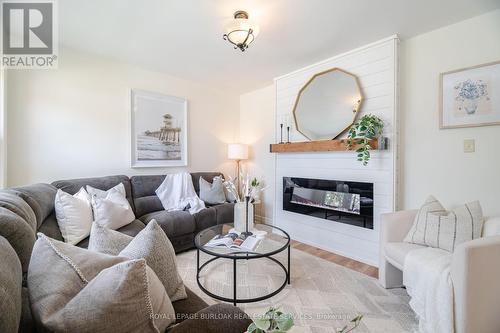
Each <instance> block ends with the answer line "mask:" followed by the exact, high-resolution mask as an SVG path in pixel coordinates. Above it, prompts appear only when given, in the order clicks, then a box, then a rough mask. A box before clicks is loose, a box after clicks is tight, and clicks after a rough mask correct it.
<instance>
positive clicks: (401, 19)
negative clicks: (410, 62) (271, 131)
mask: <svg viewBox="0 0 500 333" xmlns="http://www.w3.org/2000/svg"><path fill="white" fill-rule="evenodd" d="M58 3H59V22H60V23H59V25H60V38H61V43H62V44H63V45H66V46H69V47H71V48H74V49H79V50H82V51H85V52H90V53H95V54H100V55H103V56H106V57H111V58H113V59H117V60H120V61H125V62H128V63H132V64H134V65H138V66H141V67H144V68H147V69H151V70H155V71H161V72H165V73H168V74H171V75H174V76H178V77H182V78H185V79H189V80H194V81H198V82H200V83H203V84H210V85H213V86H220V87H221V88H223V89H228V90H230V91H231V92H234V93H241V92H245V91H249V90H253V89H256V88H259V87H262V86H265V85H267V84H270V83H271V82H272V79H273V78H274V77H276V76H279V75H282V74H286V73H288V72H291V71H293V70H295V69H298V68H301V67H304V66H307V65H309V64H311V63H314V62H317V61H320V60H322V59H325V58H328V57H331V56H333V55H336V54H338V53H342V52H345V51H348V50H350V49H353V48H356V47H359V46H362V45H364V44H367V43H370V42H373V41H376V40H378V39H381V38H385V37H388V36H390V35H393V34H395V33H397V34H399V35H400V37H401V38H408V37H411V36H415V35H418V34H421V33H423V32H426V31H430V30H433V29H436V28H439V27H442V26H446V25H449V24H452V23H455V22H458V21H461V20H464V19H466V18H470V17H473V16H476V15H479V14H482V13H485V12H487V11H490V10H493V9H495V8H499V7H500V0H439V1H438V0H253V1H250V0H248V1H244V0H142V1H139V0H64V1H59V2H58ZM240 9H242V10H247V11H248V12H249V15H250V18H251V19H255V20H256V21H257V22H258V23H259V26H260V35H259V36H258V37H257V39H256V41H255V42H254V43H253V44H251V45H250V48H249V49H248V50H247V51H246V52H244V53H242V52H240V51H239V50H234V49H233V48H232V46H231V45H230V44H229V43H228V42H226V41H224V40H223V39H222V34H223V26H224V24H225V22H227V20H229V19H231V16H232V14H233V12H234V11H236V10H240ZM61 56H62V57H63V56H64V54H61Z"/></svg>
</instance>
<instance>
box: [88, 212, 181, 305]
mask: <svg viewBox="0 0 500 333" xmlns="http://www.w3.org/2000/svg"><path fill="white" fill-rule="evenodd" d="M89 250H91V251H96V252H101V253H108V254H117V255H118V256H120V257H126V258H130V259H141V258H144V259H146V263H147V264H148V266H149V267H151V269H152V270H153V271H154V272H155V273H156V275H157V276H158V278H159V279H160V281H161V282H162V283H163V286H164V287H165V290H166V291H167V294H168V296H169V297H170V300H171V301H172V302H175V301H177V300H180V299H184V298H187V294H186V288H185V287H184V282H183V281H182V278H181V277H180V275H179V272H178V271H177V261H176V258H175V251H174V247H173V246H172V243H170V240H169V239H168V237H167V235H165V232H164V231H163V229H162V228H161V227H160V226H159V225H158V223H157V222H156V220H151V221H150V222H149V223H148V224H147V225H146V228H144V229H142V230H141V231H140V232H139V233H138V234H137V235H136V236H135V237H130V236H127V235H124V234H122V233H121V232H119V231H114V230H111V229H108V228H106V227H103V226H99V225H97V224H96V223H94V224H93V225H92V230H91V232H90V239H89Z"/></svg>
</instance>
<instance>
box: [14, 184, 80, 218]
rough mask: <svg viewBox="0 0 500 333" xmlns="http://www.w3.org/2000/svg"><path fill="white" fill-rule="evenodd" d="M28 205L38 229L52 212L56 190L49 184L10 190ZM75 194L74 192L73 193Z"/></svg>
mask: <svg viewBox="0 0 500 333" xmlns="http://www.w3.org/2000/svg"><path fill="white" fill-rule="evenodd" d="M12 190H13V191H15V192H16V193H18V195H19V196H20V197H21V198H23V200H24V201H26V202H27V203H28V205H30V207H31V209H33V212H34V213H35V215H36V221H37V225H38V227H40V225H41V224H42V222H43V221H44V220H45V219H46V218H47V217H48V216H49V215H50V214H52V212H53V211H54V198H55V197H56V193H57V188H56V187H54V186H53V185H50V184H33V185H28V186H23V187H16V188H13V189H12ZM75 193H76V192H75Z"/></svg>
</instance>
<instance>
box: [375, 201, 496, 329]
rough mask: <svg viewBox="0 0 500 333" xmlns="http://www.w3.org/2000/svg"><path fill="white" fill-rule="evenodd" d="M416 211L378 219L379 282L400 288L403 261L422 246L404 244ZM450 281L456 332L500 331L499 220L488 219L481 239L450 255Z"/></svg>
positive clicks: (392, 214) (468, 243) (388, 286)
mask: <svg viewBox="0 0 500 333" xmlns="http://www.w3.org/2000/svg"><path fill="white" fill-rule="evenodd" d="M416 214H417V210H407V211H399V212H395V213H390V214H383V215H382V216H381V225H380V260H379V281H380V283H381V284H382V285H383V286H384V287H385V288H396V287H401V286H402V285H403V273H402V269H403V266H404V259H405V257H406V255H407V254H408V253H409V252H410V251H411V250H413V249H416V248H421V247H423V246H421V245H416V244H408V243H404V242H403V239H404V237H405V236H406V234H407V233H408V231H409V230H410V228H411V226H412V225H413V220H414V219H415V216H416ZM451 279H452V283H453V293H454V301H455V304H454V311H455V331H456V332H457V333H478V332H481V333H498V332H500V217H495V218H487V219H486V221H485V223H484V226H483V231H482V237H481V238H478V239H475V240H472V241H469V242H466V243H463V244H460V245H459V246H458V247H457V248H456V249H455V252H454V253H453V256H452V262H451Z"/></svg>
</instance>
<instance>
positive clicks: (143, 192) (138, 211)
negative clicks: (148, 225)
mask: <svg viewBox="0 0 500 333" xmlns="http://www.w3.org/2000/svg"><path fill="white" fill-rule="evenodd" d="M216 176H222V174H221V173H220V172H196V173H192V174H191V177H192V179H193V186H194V190H195V191H196V193H197V194H199V193H200V186H199V182H200V177H203V178H204V179H206V180H210V181H211V180H212V179H213V178H214V177H216ZM164 180H165V175H145V176H132V177H130V184H131V187H132V197H133V198H134V204H135V215H136V216H143V215H146V214H149V213H153V212H156V211H159V210H163V205H162V204H161V201H160V199H159V198H158V196H157V195H156V193H155V191H156V189H157V188H158V187H159V186H160V185H161V184H162V183H163V181H164Z"/></svg>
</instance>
